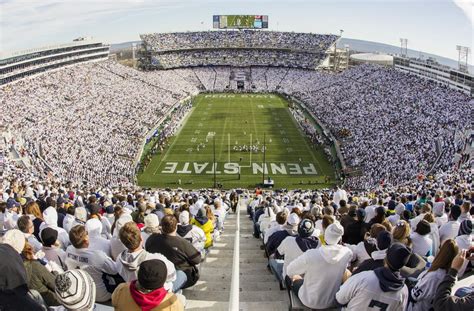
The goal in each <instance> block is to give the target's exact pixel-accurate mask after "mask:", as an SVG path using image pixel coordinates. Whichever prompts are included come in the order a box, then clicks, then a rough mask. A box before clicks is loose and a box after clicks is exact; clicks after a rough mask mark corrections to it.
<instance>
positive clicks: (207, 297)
mask: <svg viewBox="0 0 474 311" xmlns="http://www.w3.org/2000/svg"><path fill="white" fill-rule="evenodd" d="M183 295H184V296H186V299H190V300H203V301H224V302H228V301H229V295H230V294H229V291H228V290H225V291H220V290H214V291H202V290H193V289H186V290H183ZM252 301H255V300H252Z"/></svg>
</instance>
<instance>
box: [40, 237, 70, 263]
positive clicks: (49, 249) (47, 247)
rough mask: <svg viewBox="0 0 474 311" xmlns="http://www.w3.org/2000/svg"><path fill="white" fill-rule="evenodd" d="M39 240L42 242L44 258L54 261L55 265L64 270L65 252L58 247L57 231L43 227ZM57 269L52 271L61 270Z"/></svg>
mask: <svg viewBox="0 0 474 311" xmlns="http://www.w3.org/2000/svg"><path fill="white" fill-rule="evenodd" d="M41 241H42V242H43V247H42V249H41V250H42V251H43V253H44V258H46V259H47V260H48V262H49V263H53V262H54V263H55V265H56V267H59V268H60V269H61V270H63V271H64V270H66V252H65V251H64V250H62V249H61V248H60V247H59V242H58V232H57V231H56V230H54V229H53V228H45V229H43V231H41ZM61 270H59V269H55V270H54V271H57V272H62V271H61Z"/></svg>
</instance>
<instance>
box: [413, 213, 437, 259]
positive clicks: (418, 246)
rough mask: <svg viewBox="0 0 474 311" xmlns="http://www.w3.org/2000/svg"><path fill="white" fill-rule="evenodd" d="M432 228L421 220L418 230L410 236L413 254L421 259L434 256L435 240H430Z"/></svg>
mask: <svg viewBox="0 0 474 311" xmlns="http://www.w3.org/2000/svg"><path fill="white" fill-rule="evenodd" d="M430 232H431V226H430V223H429V222H427V221H426V220H424V219H423V220H421V221H419V222H418V224H417V225H416V230H415V232H413V233H412V234H411V235H410V239H411V242H412V250H413V253H415V254H418V255H420V256H421V257H428V256H430V255H432V247H433V240H432V239H431V238H430V235H429V234H430Z"/></svg>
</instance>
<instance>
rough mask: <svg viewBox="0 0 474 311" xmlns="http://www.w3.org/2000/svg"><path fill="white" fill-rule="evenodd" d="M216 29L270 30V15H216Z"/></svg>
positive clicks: (214, 21)
mask: <svg viewBox="0 0 474 311" xmlns="http://www.w3.org/2000/svg"><path fill="white" fill-rule="evenodd" d="M212 26H213V28H215V29H263V28H268V15H214V16H213V19H212Z"/></svg>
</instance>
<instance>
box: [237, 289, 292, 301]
mask: <svg viewBox="0 0 474 311" xmlns="http://www.w3.org/2000/svg"><path fill="white" fill-rule="evenodd" d="M287 296H288V295H287V293H286V292H285V291H281V292H280V291H278V292H277V291H266V290H263V291H242V292H240V295H239V300H240V301H242V302H244V301H253V302H262V301H285V302H286V301H287V300H288V297H287Z"/></svg>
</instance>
